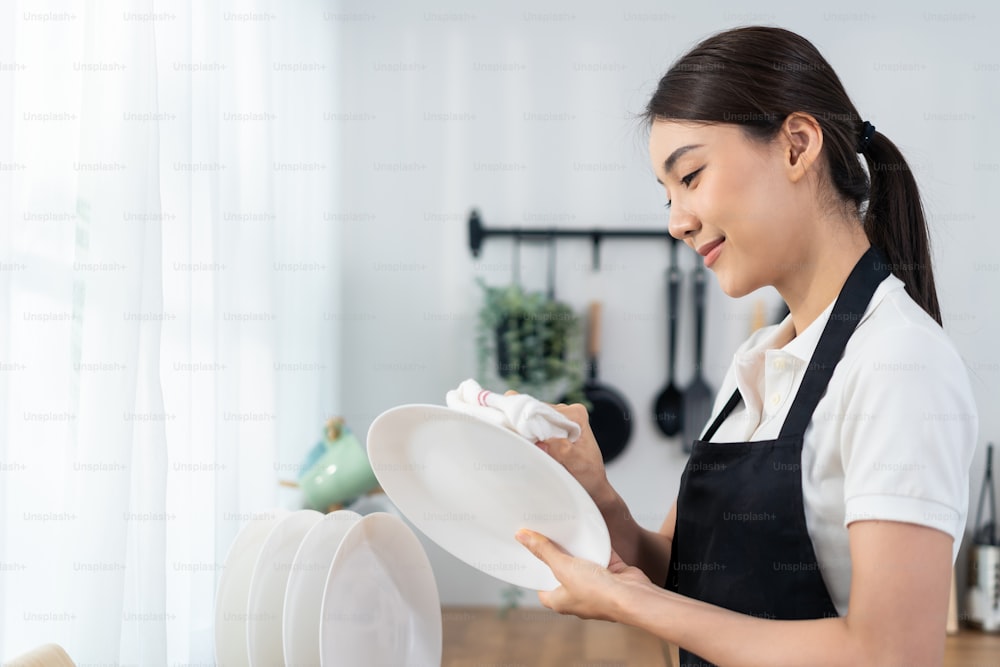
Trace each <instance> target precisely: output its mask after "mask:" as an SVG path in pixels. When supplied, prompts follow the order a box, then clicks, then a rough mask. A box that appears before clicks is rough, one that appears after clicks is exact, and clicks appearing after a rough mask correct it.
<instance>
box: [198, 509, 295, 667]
mask: <svg viewBox="0 0 1000 667" xmlns="http://www.w3.org/2000/svg"><path fill="white" fill-rule="evenodd" d="M289 514H291V511H290V510H287V509H284V508H275V509H268V510H263V511H261V512H259V513H256V514H255V513H251V518H250V519H249V520H248V521H247V522H246V523H244V524H243V525H242V526H241V527H240V529H239V530H238V531H237V532H236V536H235V537H234V538H233V541H232V542H231V543H230V544H229V548H228V549H227V550H226V557H225V559H224V560H223V561H222V574H221V575H220V576H219V583H218V586H216V589H215V598H214V601H215V614H214V620H215V627H214V631H213V633H212V634H213V636H214V640H215V651H214V653H215V661H216V663H218V664H220V665H225V664H226V662H225V661H224V660H223V659H222V656H220V655H219V648H220V645H221V642H220V639H221V638H220V636H219V633H220V632H221V629H222V627H223V624H222V623H220V620H221V619H220V614H221V613H223V612H224V610H223V609H222V608H221V607H220V605H219V602H220V600H219V595H220V593H222V591H223V587H225V586H226V584H227V582H231V579H232V577H233V576H234V575H233V573H232V570H231V569H230V567H229V566H230V565H231V561H232V559H233V558H234V557H235V556H236V554H237V551H246V548H247V546H250V545H245V544H243V542H244V541H246V540H248V539H250V538H249V537H245V535H249V533H248V531H249V530H250V528H251V527H252V526H261V525H264V526H266V524H268V523H269V524H271V525H270V527H267V528H266V529H264V528H262V537H260V538H259V539H258V540H257V545H256V546H257V548H258V549H260V548H262V547H263V545H264V542H266V541H267V538H268V536H269V535H270V534H271V530H272V529H273V528H274V526H275V525H276V524H277V523H278V521H280V520H281V519H282V518H284V517H285V516H287V515H289ZM259 555H260V551H259V550H258V552H257V556H259ZM257 556H254V558H253V565H251V567H250V577H249V579H248V580H247V599H246V600H245V601H244V603H243V605H242V610H243V614H244V615H246V614H249V611H250V582H251V580H252V579H253V571H254V568H256V567H257ZM245 625H246V621H245V620H244V626H245ZM244 634H246V631H245V630H244ZM242 648H243V651H247V650H248V647H247V645H246V641H244V642H243V646H242ZM241 656H242V657H245V658H247V659H249V658H248V656H247V655H246V654H245V653H241Z"/></svg>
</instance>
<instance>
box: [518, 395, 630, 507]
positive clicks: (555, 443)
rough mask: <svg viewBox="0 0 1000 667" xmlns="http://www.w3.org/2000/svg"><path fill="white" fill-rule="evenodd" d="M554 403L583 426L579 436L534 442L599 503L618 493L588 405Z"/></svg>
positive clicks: (556, 407) (569, 417)
mask: <svg viewBox="0 0 1000 667" xmlns="http://www.w3.org/2000/svg"><path fill="white" fill-rule="evenodd" d="M516 393H517V392H516V391H508V392H506V394H505V395H507V396H510V395H512V394H516ZM552 407H553V408H554V409H555V410H556V411H557V412H559V413H560V414H561V415H563V416H564V417H566V418H568V419H570V420H572V421H574V422H576V423H577V424H578V425H579V426H580V437H579V438H577V440H576V442H570V441H569V440H567V439H566V438H551V439H549V440H544V441H542V442H538V443H535V444H537V445H538V447H539V449H541V450H542V451H543V452H546V453H547V454H548V455H549V456H551V457H552V458H554V459H555V460H556V461H558V462H559V463H561V464H562V465H563V467H564V468H566V470H568V471H569V473H570V474H571V475H573V477H575V478H576V481H578V482H580V485H581V486H583V488H584V489H586V491H587V493H589V494H590V497H591V498H593V499H594V501H595V502H597V503H598V507H600V501H601V500H603V499H607V498H609V496H610V497H614V495H615V493H614V490H613V489H612V488H611V484H610V483H609V482H608V476H607V472H606V471H605V469H604V457H602V456H601V448H600V447H599V446H598V445H597V439H596V438H594V432H593V431H592V430H591V428H590V415H589V414H588V413H587V408H585V407H584V406H583V405H581V404H580V403H573V404H572V405H566V404H565V403H559V404H558V405H552Z"/></svg>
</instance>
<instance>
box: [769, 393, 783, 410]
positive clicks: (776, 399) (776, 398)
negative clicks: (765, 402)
mask: <svg viewBox="0 0 1000 667" xmlns="http://www.w3.org/2000/svg"><path fill="white" fill-rule="evenodd" d="M771 405H773V406H774V407H778V406H779V405H781V394H772V395H771Z"/></svg>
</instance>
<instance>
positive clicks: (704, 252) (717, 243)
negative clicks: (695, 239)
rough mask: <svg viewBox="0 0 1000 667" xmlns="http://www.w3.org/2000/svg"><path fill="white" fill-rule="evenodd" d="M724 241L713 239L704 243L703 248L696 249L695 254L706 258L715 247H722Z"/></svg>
mask: <svg viewBox="0 0 1000 667" xmlns="http://www.w3.org/2000/svg"><path fill="white" fill-rule="evenodd" d="M725 240H726V239H725V238H721V239H715V240H714V241H709V242H708V243H706V244H704V245H703V246H701V247H700V248H698V250H697V252H698V254H699V255H701V256H702V257H707V256H708V253H710V252H712V251H713V250H715V249H716V248H717V247H719V246H720V245H722V243H723V242H724V241H725Z"/></svg>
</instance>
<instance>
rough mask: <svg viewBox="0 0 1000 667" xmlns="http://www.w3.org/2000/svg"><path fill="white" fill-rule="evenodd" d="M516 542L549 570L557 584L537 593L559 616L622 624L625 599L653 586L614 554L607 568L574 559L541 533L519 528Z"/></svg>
mask: <svg viewBox="0 0 1000 667" xmlns="http://www.w3.org/2000/svg"><path fill="white" fill-rule="evenodd" d="M516 537H517V541H518V542H520V543H521V544H523V545H524V546H525V547H527V548H528V550H529V551H530V552H531V553H533V554H534V555H535V556H536V557H537V558H538V559H539V560H541V561H542V562H544V563H545V564H546V565H548V566H549V569H551V570H552V574H554V575H555V577H556V579H558V580H559V583H560V584H562V585H561V586H559V587H558V588H556V589H555V590H552V591H539V592H538V599H539V600H540V601H541V603H542V604H543V605H545V606H546V607H548V608H549V609H552V610H554V611H557V612H559V613H560V614H573V615H574V616H579V617H580V618H594V619H599V620H602V621H615V622H618V621H621V620H622V619H623V617H624V614H625V611H626V607H627V603H628V599H629V598H630V597H631V594H632V592H634V591H635V590H636V589H637V588H642V587H647V586H653V583H652V582H651V581H650V580H649V579H648V578H647V577H646V575H645V574H643V572H642V570H640V569H639V568H637V567H632V566H631V565H627V564H626V563H625V562H624V561H623V560H622V559H621V558H620V557H619V556H618V554H617V553H615V552H614V551H612V552H611V562H610V563H609V564H608V566H607V567H602V566H601V565H598V564H596V563H592V562H590V561H589V560H584V559H582V558H576V557H574V556H571V555H570V554H569V553H567V552H566V550H565V549H563V548H562V547H560V546H559V545H558V544H556V543H555V542H553V541H552V540H550V539H549V538H547V537H545V536H544V535H542V534H540V533H536V532H534V531H532V530H527V529H522V530H519V531H518V532H517V535H516Z"/></svg>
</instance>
